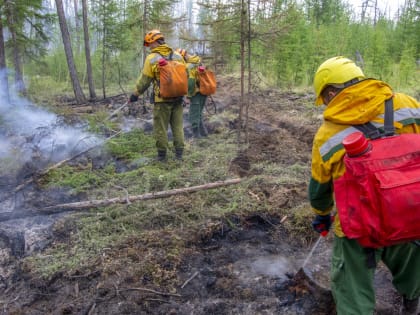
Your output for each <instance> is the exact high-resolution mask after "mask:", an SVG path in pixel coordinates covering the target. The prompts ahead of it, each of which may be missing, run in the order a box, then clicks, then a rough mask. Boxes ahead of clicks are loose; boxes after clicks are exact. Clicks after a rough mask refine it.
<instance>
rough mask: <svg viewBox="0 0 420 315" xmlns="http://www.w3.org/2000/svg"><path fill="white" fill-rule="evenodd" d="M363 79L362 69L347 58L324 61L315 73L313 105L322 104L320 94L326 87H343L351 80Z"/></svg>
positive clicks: (340, 57)
mask: <svg viewBox="0 0 420 315" xmlns="http://www.w3.org/2000/svg"><path fill="white" fill-rule="evenodd" d="M364 78H365V75H364V74H363V71H362V69H360V68H359V67H358V66H357V65H356V64H355V63H354V61H352V60H350V59H348V58H345V57H343V56H338V57H333V58H330V59H328V60H326V61H324V62H323V63H322V64H321V65H320V66H319V68H318V70H317V71H316V73H315V78H314V89H315V95H316V100H315V104H316V105H322V104H323V100H322V97H321V93H322V91H323V90H324V89H325V88H326V87H327V86H328V85H333V86H336V87H345V86H346V83H348V82H352V80H355V79H356V81H359V80H361V79H364ZM356 81H355V82H356Z"/></svg>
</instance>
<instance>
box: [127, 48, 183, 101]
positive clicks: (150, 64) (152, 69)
mask: <svg viewBox="0 0 420 315" xmlns="http://www.w3.org/2000/svg"><path fill="white" fill-rule="evenodd" d="M171 53H172V60H176V61H178V62H181V63H183V64H185V61H184V58H183V57H182V56H181V55H180V54H179V53H178V52H176V51H175V50H173V49H172V48H171V47H169V46H168V45H167V44H163V45H159V46H158V47H156V48H154V49H152V50H151V52H150V54H149V55H148V56H147V57H146V59H145V61H144V66H143V71H142V74H141V75H140V77H139V78H138V79H137V82H136V90H135V92H134V94H135V95H137V96H139V95H141V94H143V93H144V92H145V91H146V90H147V89H148V87H149V86H150V84H151V83H152V82H153V92H154V101H155V103H160V102H171V101H175V100H177V99H178V98H170V99H167V98H166V99H164V98H161V97H159V84H158V81H159V76H160V72H159V59H161V58H162V57H165V58H166V59H168V58H169V56H170V55H171Z"/></svg>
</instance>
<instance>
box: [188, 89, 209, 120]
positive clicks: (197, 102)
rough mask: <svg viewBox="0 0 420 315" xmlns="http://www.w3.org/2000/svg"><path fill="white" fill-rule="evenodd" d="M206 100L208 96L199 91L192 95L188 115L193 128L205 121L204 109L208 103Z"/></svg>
mask: <svg viewBox="0 0 420 315" xmlns="http://www.w3.org/2000/svg"><path fill="white" fill-rule="evenodd" d="M206 100H207V96H206V95H203V94H201V93H199V92H197V94H195V95H194V96H192V97H191V102H190V111H189V113H188V117H189V121H190V123H191V127H192V128H198V127H199V126H200V124H202V123H203V109H204V106H205V105H206Z"/></svg>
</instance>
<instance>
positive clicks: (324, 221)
mask: <svg viewBox="0 0 420 315" xmlns="http://www.w3.org/2000/svg"><path fill="white" fill-rule="evenodd" d="M332 221H333V217H332V216H330V215H329V214H328V215H317V216H315V219H314V220H313V221H312V227H313V229H314V230H315V231H316V232H318V233H320V234H321V235H322V236H325V235H327V234H328V231H329V230H330V227H331V223H332Z"/></svg>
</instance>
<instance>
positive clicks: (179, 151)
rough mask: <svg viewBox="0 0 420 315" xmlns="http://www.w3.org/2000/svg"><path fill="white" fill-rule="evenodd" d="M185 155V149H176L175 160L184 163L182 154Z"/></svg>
mask: <svg viewBox="0 0 420 315" xmlns="http://www.w3.org/2000/svg"><path fill="white" fill-rule="evenodd" d="M183 153H184V149H182V148H176V149H175V159H177V160H179V161H182V154H183Z"/></svg>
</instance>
